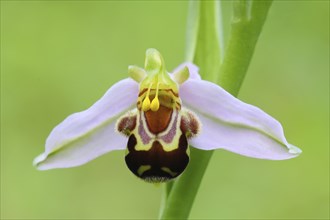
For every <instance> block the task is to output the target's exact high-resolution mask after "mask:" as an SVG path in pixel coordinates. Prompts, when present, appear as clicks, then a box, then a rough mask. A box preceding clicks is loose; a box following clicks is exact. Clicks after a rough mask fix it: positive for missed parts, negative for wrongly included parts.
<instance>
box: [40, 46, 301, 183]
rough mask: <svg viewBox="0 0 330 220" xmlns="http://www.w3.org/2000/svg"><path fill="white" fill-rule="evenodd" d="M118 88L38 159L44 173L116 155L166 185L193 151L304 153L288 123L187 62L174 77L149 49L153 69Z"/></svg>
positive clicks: (133, 73)
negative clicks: (121, 153)
mask: <svg viewBox="0 0 330 220" xmlns="http://www.w3.org/2000/svg"><path fill="white" fill-rule="evenodd" d="M128 72H129V76H130V78H127V79H124V80H121V81H119V82H117V83H116V84H114V85H113V86H112V87H111V88H110V89H109V90H108V91H107V92H106V93H105V95H104V96H103V97H102V98H101V99H100V100H98V101H97V102H96V103H95V104H94V105H92V106H91V107H90V108H88V109H87V110H85V111H82V112H78V113H75V114H72V115H70V116H69V117H67V118H66V119H65V120H64V121H63V122H61V123H60V124H59V125H57V126H56V127H55V128H54V129H53V130H52V132H51V133H50V135H49V137H48V138H47V140H46V147H45V152H44V153H42V154H41V155H39V156H38V157H37V158H35V160H34V165H35V166H36V167H37V168H38V169H40V170H48V169H54V168H67V167H75V166H80V165H82V164H85V163H87V162H89V161H91V160H93V159H95V158H97V157H99V156H101V155H103V154H106V153H108V152H110V151H114V150H126V153H125V161H126V164H127V166H128V168H129V169H130V170H131V171H132V173H134V174H135V175H136V176H137V177H139V178H141V179H143V180H146V181H148V182H166V181H168V180H171V179H174V178H176V177H177V176H179V175H180V174H181V173H182V172H183V171H184V170H185V168H186V166H187V165H188V162H189V146H191V147H195V148H198V149H201V150H215V149H225V150H228V151H231V152H234V153H237V154H240V155H244V156H247V157H253V158H260V159H269V160H284V159H290V158H293V157H296V156H297V155H299V154H300V153H301V150H300V149H299V148H297V147H295V146H293V145H291V144H289V143H288V142H287V140H286V138H285V136H284V132H283V128H282V126H281V124H280V123H279V122H278V121H277V120H275V119H274V118H272V117H271V116H269V115H268V114H267V113H265V112H264V111H262V110H260V109H259V108H257V107H255V106H252V105H249V104H246V103H244V102H242V101H240V100H238V99H236V98H235V97H234V96H232V95H231V94H229V93H228V92H226V91H225V90H224V89H222V88H221V87H219V86H218V85H216V84H214V83H212V82H208V81H205V80H202V79H201V77H200V75H199V74H198V67H197V66H195V65H193V64H191V63H184V64H182V65H180V66H179V68H177V69H176V70H175V71H174V72H173V73H168V72H167V71H166V69H165V64H164V60H163V58H162V56H161V54H160V53H159V52H158V51H157V50H155V49H148V50H147V53H146V60H145V67H144V69H143V68H140V67H137V66H130V67H129V68H128Z"/></svg>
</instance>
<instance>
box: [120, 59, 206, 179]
mask: <svg viewBox="0 0 330 220" xmlns="http://www.w3.org/2000/svg"><path fill="white" fill-rule="evenodd" d="M160 63H162V62H160ZM146 66H148V65H146ZM152 68H154V69H153V71H149V72H148V73H149V74H148V75H146V76H145V78H144V79H143V80H142V82H141V83H140V92H139V95H138V98H137V103H136V109H134V110H132V111H130V112H128V113H127V114H126V115H124V116H122V117H121V118H120V119H119V120H118V122H117V130H118V131H119V132H121V133H123V134H124V135H126V136H127V137H128V143H127V149H126V156H125V161H126V164H127V166H128V168H129V169H130V170H131V171H132V172H133V173H134V174H135V175H136V176H137V177H139V178H141V179H143V180H145V181H147V182H155V183H157V182H166V181H169V180H171V179H173V178H176V177H178V176H179V175H180V174H181V173H182V172H183V171H184V170H185V168H186V167H187V165H188V163H189V145H188V140H189V139H190V138H191V137H193V136H195V135H197V133H198V131H199V129H200V125H199V120H198V119H197V117H196V115H195V114H194V113H192V112H191V111H189V110H187V109H185V108H182V107H181V105H182V103H181V99H180V97H179V93H178V91H179V89H178V85H177V82H175V81H173V80H172V79H171V78H170V76H169V75H168V73H166V72H165V70H164V68H162V66H158V65H152ZM150 72H151V74H150ZM153 73H154V74H153ZM150 100H151V101H150Z"/></svg>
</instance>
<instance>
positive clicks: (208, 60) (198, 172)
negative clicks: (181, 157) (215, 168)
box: [160, 0, 272, 219]
mask: <svg viewBox="0 0 330 220" xmlns="http://www.w3.org/2000/svg"><path fill="white" fill-rule="evenodd" d="M271 3H272V1H262V0H258V1H244V0H243V1H242V0H240V1H237V2H235V3H234V7H233V8H234V13H233V14H234V17H233V19H232V30H231V34H230V38H229V42H228V46H227V49H226V51H225V53H224V57H223V60H222V61H221V57H220V54H221V49H223V45H222V44H221V43H220V42H219V35H220V37H222V32H221V30H220V26H219V23H218V21H219V19H218V17H219V12H220V11H219V10H218V9H217V7H218V6H219V5H218V3H217V1H192V2H191V4H190V12H191V14H190V17H189V21H188V28H190V29H189V30H188V35H190V36H189V38H188V39H187V40H188V48H187V58H188V60H190V61H191V59H193V62H194V63H195V64H197V65H198V66H199V67H200V72H201V75H202V78H203V79H208V80H210V81H213V82H217V83H218V84H220V85H222V86H223V87H224V88H225V89H226V90H227V91H229V92H230V93H232V94H234V95H237V94H238V92H239V89H240V87H241V85H242V82H243V80H244V76H245V74H246V71H247V69H248V66H249V63H250V60H251V58H252V55H253V51H254V48H255V45H256V42H257V40H258V37H259V34H260V32H261V29H262V26H263V24H264V21H265V19H266V17H267V13H268V10H269V8H270V6H271ZM192 21H193V22H195V23H196V22H197V24H195V23H191V22H192ZM189 22H190V23H189ZM192 34H194V35H192ZM220 46H221V47H220ZM206 73H207V74H206ZM212 154H213V151H201V150H197V149H195V148H191V154H190V155H191V156H190V158H191V160H190V164H189V166H188V168H187V170H186V171H185V172H184V173H183V175H182V176H181V177H180V178H179V179H178V180H177V181H175V182H174V183H170V184H168V185H167V186H166V189H167V190H166V195H167V196H166V198H167V200H166V204H165V206H163V207H162V209H161V214H160V219H187V218H188V217H189V213H190V210H191V207H192V205H193V202H194V199H195V196H196V194H197V192H198V188H199V186H200V184H201V181H202V179H203V175H204V173H205V170H206V168H207V166H208V163H209V161H210V159H211V156H212Z"/></svg>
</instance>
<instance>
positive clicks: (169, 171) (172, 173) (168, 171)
mask: <svg viewBox="0 0 330 220" xmlns="http://www.w3.org/2000/svg"><path fill="white" fill-rule="evenodd" d="M161 169H162V171H164V172H166V173H168V174H170V175H171V176H176V175H177V174H178V173H176V172H173V171H172V170H170V168H168V167H162V168H161Z"/></svg>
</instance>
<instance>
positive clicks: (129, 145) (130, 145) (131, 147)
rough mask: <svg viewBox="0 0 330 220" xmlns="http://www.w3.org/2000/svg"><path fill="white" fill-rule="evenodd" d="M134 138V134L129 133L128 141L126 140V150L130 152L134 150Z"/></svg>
mask: <svg viewBox="0 0 330 220" xmlns="http://www.w3.org/2000/svg"><path fill="white" fill-rule="evenodd" d="M136 143H137V142H136V138H135V135H134V134H131V135H130V136H129V138H128V142H127V148H128V151H129V152H131V151H135V149H134V148H135V146H136Z"/></svg>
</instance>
